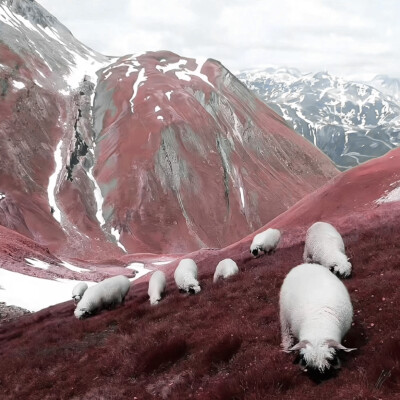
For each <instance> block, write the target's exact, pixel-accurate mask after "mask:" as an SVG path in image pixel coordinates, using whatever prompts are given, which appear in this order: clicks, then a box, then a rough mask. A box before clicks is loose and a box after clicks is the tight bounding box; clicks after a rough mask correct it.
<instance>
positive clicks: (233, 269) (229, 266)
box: [214, 258, 239, 283]
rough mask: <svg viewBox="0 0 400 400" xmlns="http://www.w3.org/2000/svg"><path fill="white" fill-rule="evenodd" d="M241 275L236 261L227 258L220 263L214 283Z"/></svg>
mask: <svg viewBox="0 0 400 400" xmlns="http://www.w3.org/2000/svg"><path fill="white" fill-rule="evenodd" d="M238 273H239V268H238V266H237V264H236V263H235V261H233V260H232V259H230V258H225V260H222V261H220V262H219V263H218V265H217V268H216V269H215V273H214V283H216V282H217V281H218V279H219V278H224V279H225V278H228V277H229V276H232V275H236V274H238Z"/></svg>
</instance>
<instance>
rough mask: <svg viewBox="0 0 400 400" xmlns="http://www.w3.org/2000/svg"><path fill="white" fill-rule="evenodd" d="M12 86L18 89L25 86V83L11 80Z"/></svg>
mask: <svg viewBox="0 0 400 400" xmlns="http://www.w3.org/2000/svg"><path fill="white" fill-rule="evenodd" d="M13 86H14V87H15V88H16V89H18V90H20V89H23V88H24V87H25V83H23V82H20V81H13Z"/></svg>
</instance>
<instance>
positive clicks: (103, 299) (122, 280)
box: [74, 275, 131, 319]
mask: <svg viewBox="0 0 400 400" xmlns="http://www.w3.org/2000/svg"><path fill="white" fill-rule="evenodd" d="M130 286H131V283H130V282H129V279H128V278H127V277H126V276H123V275H118V276H113V277H112V278H107V279H104V281H101V282H99V283H97V284H96V285H94V286H91V287H90V288H88V289H87V290H86V291H85V293H84V294H83V297H82V299H81V301H80V302H79V303H78V304H77V306H76V309H75V311H74V314H75V317H76V318H79V319H82V318H86V317H89V316H91V315H93V314H95V313H96V312H99V311H101V310H103V309H105V308H108V309H110V308H113V307H115V306H117V305H118V304H122V303H123V302H124V300H125V296H126V295H127V293H128V291H129V289H130Z"/></svg>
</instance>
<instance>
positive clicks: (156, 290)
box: [147, 271, 167, 305]
mask: <svg viewBox="0 0 400 400" xmlns="http://www.w3.org/2000/svg"><path fill="white" fill-rule="evenodd" d="M166 285H167V280H166V278H165V274H164V272H162V271H156V272H154V273H153V275H152V276H151V278H150V280H149V290H148V291H147V294H148V295H149V297H150V304H151V305H155V304H158V302H159V301H160V300H161V298H162V296H163V294H164V292H165V287H166Z"/></svg>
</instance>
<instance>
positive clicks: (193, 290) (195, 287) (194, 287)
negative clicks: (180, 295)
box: [189, 284, 201, 294]
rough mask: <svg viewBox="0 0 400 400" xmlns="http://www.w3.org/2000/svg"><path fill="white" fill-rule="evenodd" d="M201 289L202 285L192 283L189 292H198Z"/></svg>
mask: <svg viewBox="0 0 400 400" xmlns="http://www.w3.org/2000/svg"><path fill="white" fill-rule="evenodd" d="M200 291H201V287H200V285H199V284H197V285H190V286H189V293H190V294H196V293H199V292H200Z"/></svg>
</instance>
